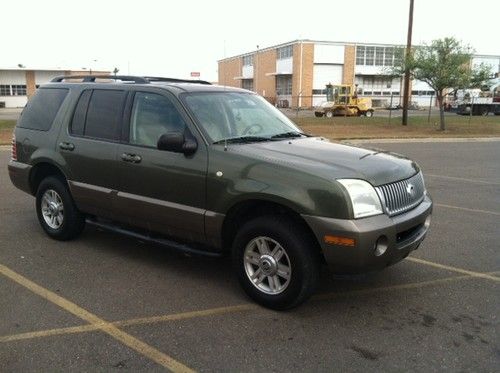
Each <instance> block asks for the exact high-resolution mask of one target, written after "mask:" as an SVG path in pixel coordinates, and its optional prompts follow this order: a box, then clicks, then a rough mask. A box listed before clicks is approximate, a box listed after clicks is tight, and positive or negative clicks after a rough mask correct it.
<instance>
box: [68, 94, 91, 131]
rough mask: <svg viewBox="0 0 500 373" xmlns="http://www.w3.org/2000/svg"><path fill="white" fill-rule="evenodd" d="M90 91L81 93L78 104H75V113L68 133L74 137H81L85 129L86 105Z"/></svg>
mask: <svg viewBox="0 0 500 373" xmlns="http://www.w3.org/2000/svg"><path fill="white" fill-rule="evenodd" d="M91 93H92V91H90V90H88V91H83V93H82V95H81V96H80V99H79V100H78V103H77V104H76V108H75V113H74V114H73V120H72V122H71V128H70V132H71V133H72V134H74V135H78V136H83V130H84V129H85V119H86V117H87V105H88V103H89V99H90V95H91Z"/></svg>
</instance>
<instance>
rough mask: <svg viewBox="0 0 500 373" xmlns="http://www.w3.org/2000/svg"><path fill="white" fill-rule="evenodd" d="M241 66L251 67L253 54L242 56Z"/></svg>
mask: <svg viewBox="0 0 500 373" xmlns="http://www.w3.org/2000/svg"><path fill="white" fill-rule="evenodd" d="M243 66H253V54H249V55H248V56H243Z"/></svg>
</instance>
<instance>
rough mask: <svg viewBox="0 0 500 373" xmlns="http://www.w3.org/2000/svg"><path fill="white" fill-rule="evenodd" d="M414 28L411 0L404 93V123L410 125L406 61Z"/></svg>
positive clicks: (408, 71) (408, 73)
mask: <svg viewBox="0 0 500 373" xmlns="http://www.w3.org/2000/svg"><path fill="white" fill-rule="evenodd" d="M412 29H413V0H410V15H409V18H408V37H407V39H406V54H405V79H404V84H405V86H404V93H403V122H402V125H403V126H406V125H408V100H409V98H410V97H409V96H410V70H409V69H408V64H407V63H406V62H407V61H408V59H409V57H410V53H411V32H412Z"/></svg>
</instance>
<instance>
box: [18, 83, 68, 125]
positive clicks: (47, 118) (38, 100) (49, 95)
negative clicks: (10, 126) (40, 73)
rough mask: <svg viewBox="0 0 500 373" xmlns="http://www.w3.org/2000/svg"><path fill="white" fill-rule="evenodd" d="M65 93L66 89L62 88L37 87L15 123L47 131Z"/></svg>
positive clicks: (66, 92)
mask: <svg viewBox="0 0 500 373" xmlns="http://www.w3.org/2000/svg"><path fill="white" fill-rule="evenodd" d="M67 94H68V90H67V89H63V88H57V89H48V88H42V89H39V90H38V91H37V92H36V94H35V95H34V96H33V98H31V100H29V102H28V104H27V105H26V108H25V109H24V110H23V114H22V115H21V118H20V119H19V122H18V124H17V125H18V126H19V127H23V128H30V129H34V130H41V131H48V130H49V129H50V127H51V126H52V122H53V121H54V118H55V117H56V115H57V112H58V111H59V108H60V107H61V104H62V102H63V101H64V98H65V97H66V95H67Z"/></svg>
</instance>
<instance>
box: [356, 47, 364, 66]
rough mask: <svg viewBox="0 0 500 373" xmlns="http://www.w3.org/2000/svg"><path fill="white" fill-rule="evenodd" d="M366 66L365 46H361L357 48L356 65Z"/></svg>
mask: <svg viewBox="0 0 500 373" xmlns="http://www.w3.org/2000/svg"><path fill="white" fill-rule="evenodd" d="M364 64H365V46H364V45H359V46H358V47H356V65H364Z"/></svg>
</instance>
